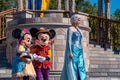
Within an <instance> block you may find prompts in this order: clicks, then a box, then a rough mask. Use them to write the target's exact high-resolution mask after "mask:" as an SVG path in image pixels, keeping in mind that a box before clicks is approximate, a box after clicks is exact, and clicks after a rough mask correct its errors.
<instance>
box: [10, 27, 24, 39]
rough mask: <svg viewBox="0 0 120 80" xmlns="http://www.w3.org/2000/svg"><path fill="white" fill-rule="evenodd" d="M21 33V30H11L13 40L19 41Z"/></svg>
mask: <svg viewBox="0 0 120 80" xmlns="http://www.w3.org/2000/svg"><path fill="white" fill-rule="evenodd" d="M21 32H22V30H20V29H18V28H16V29H14V30H13V32H12V36H13V37H14V38H15V39H19V38H20V34H21Z"/></svg>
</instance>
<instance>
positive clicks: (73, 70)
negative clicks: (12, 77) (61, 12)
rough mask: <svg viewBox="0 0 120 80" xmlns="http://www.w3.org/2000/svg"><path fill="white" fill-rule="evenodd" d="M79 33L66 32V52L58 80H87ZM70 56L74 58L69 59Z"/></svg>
mask: <svg viewBox="0 0 120 80" xmlns="http://www.w3.org/2000/svg"><path fill="white" fill-rule="evenodd" d="M81 40H82V35H81V32H80V31H73V30H72V29H71V27H70V28H69V29H68V31H67V41H66V51H65V60H64V66H63V71H62V74H61V77H60V80H87V77H86V70H85V64H84V56H83V48H82V41H81ZM70 54H72V55H73V56H74V57H73V59H70V58H69V56H70Z"/></svg>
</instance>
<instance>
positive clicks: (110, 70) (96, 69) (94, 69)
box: [89, 68, 120, 73]
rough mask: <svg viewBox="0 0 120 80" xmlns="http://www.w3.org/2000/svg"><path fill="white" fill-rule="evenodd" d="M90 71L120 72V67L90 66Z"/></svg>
mask: <svg viewBox="0 0 120 80" xmlns="http://www.w3.org/2000/svg"><path fill="white" fill-rule="evenodd" d="M89 72H104V73H105V72H110V73H111V72H119V73H120V69H119V68H110V69H108V68H90V69H89Z"/></svg>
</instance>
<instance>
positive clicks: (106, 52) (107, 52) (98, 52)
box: [89, 50, 114, 54]
mask: <svg viewBox="0 0 120 80" xmlns="http://www.w3.org/2000/svg"><path fill="white" fill-rule="evenodd" d="M89 53H90V54H114V52H113V51H103V50H101V51H99V50H93V51H92V50H90V51H89Z"/></svg>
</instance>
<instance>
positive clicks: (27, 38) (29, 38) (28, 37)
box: [21, 34, 32, 48]
mask: <svg viewBox="0 0 120 80" xmlns="http://www.w3.org/2000/svg"><path fill="white" fill-rule="evenodd" d="M31 42H32V36H31V35H30V34H25V35H24V39H23V40H22V42H21V43H22V44H23V45H24V46H25V47H28V48H29V47H30V46H31Z"/></svg>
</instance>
